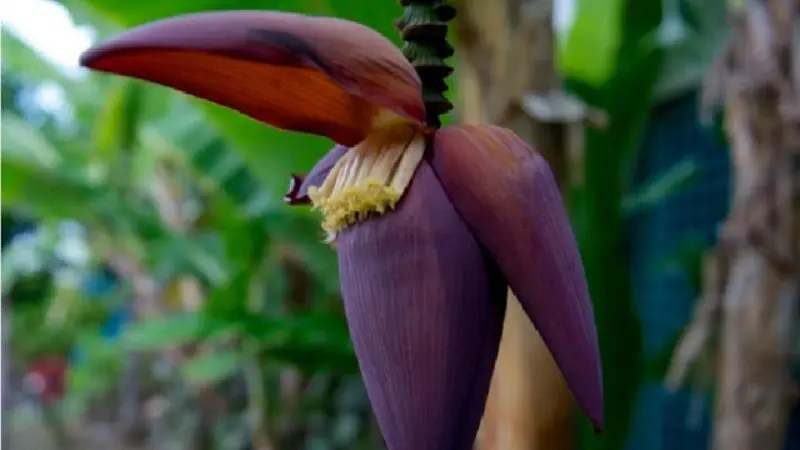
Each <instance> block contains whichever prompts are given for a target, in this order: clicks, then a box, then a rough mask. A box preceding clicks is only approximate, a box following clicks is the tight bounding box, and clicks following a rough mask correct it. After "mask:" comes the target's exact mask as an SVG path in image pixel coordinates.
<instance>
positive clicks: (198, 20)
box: [81, 11, 425, 145]
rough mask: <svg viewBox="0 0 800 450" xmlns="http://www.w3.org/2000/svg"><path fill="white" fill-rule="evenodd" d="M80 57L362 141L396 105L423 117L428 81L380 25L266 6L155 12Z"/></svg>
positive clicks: (286, 122)
mask: <svg viewBox="0 0 800 450" xmlns="http://www.w3.org/2000/svg"><path fill="white" fill-rule="evenodd" d="M81 65H83V66H86V67H90V68H92V69H95V70H100V71H105V72H111V73H115V74H119V75H125V76H130V77H134V78H139V79H142V80H147V81H151V82H154V83H158V84H162V85H165V86H169V87H173V88H175V89H178V90H181V91H184V92H186V93H189V94H192V95H195V96H197V97H200V98H203V99H206V100H210V101H212V102H215V103H218V104H220V105H223V106H227V107H229V108H233V109H235V110H238V111H240V112H242V113H243V114H246V115H248V116H251V117H253V118H255V119H257V120H260V121H262V122H264V123H267V124H269V125H272V126H275V127H278V128H283V129H287V130H293V131H302V132H308V133H314V134H319V135H323V136H327V137H330V138H331V139H333V140H334V141H336V142H337V143H340V144H347V145H355V144H357V143H358V142H360V141H361V140H362V139H363V138H364V136H365V135H366V134H367V132H368V131H369V130H370V128H371V126H372V122H373V119H374V117H375V115H376V114H377V113H378V111H379V110H381V109H388V110H391V111H392V112H394V113H396V114H397V115H399V116H403V117H405V118H407V119H410V120H412V121H416V122H422V121H423V120H424V118H425V107H424V104H423V102H422V93H421V87H420V82H419V78H418V76H417V74H416V73H415V71H414V68H413V67H412V66H411V64H410V63H409V62H408V61H407V60H406V59H405V58H404V57H403V55H402V53H400V51H399V50H398V49H397V48H395V47H394V46H393V45H392V43H391V42H389V41H388V40H387V39H386V38H384V37H383V36H381V35H380V33H378V32H376V31H374V30H372V29H370V28H368V27H365V26H363V25H360V24H357V23H355V22H350V21H346V20H341V19H332V18H325V17H309V16H302V15H299V14H289V13H279V12H268V11H225V12H210V13H196V14H188V15H185V16H179V17H174V18H170V19H165V20H160V21H157V22H152V23H149V24H146V25H142V26H140V27H137V28H134V29H132V30H129V31H127V32H125V33H123V34H122V35H120V36H119V37H117V38H115V39H113V40H111V41H109V42H106V43H104V44H101V45H99V46H97V47H93V48H91V49H89V50H88V51H87V52H86V53H85V54H83V55H82V56H81Z"/></svg>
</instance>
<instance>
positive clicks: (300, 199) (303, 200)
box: [283, 173, 311, 206]
mask: <svg viewBox="0 0 800 450" xmlns="http://www.w3.org/2000/svg"><path fill="white" fill-rule="evenodd" d="M304 181H305V177H304V176H302V175H297V174H294V173H293V174H292V175H291V178H290V179H289V189H288V190H287V191H286V194H284V195H283V201H284V202H286V203H288V204H289V205H292V206H295V205H307V204H309V203H311V199H309V198H308V195H305V194H303V193H302V192H301V190H302V189H301V187H302V186H303V182H304Z"/></svg>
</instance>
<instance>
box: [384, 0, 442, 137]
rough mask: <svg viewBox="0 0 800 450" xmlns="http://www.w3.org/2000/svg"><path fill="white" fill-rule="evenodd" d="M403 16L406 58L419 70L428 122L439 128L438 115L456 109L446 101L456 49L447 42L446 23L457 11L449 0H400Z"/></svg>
mask: <svg viewBox="0 0 800 450" xmlns="http://www.w3.org/2000/svg"><path fill="white" fill-rule="evenodd" d="M400 4H401V5H402V6H403V16H402V17H401V18H400V20H398V21H397V24H396V26H397V29H398V30H399V31H400V34H401V35H402V36H403V40H404V41H405V43H404V45H403V55H404V56H405V57H406V58H407V59H408V61H409V62H410V63H411V65H412V66H414V69H415V70H416V71H417V74H418V75H419V78H420V80H421V81H422V98H423V101H424V102H425V122H426V124H427V125H428V126H429V127H432V128H439V127H440V126H441V124H442V122H441V120H440V118H439V116H441V115H442V114H445V113H447V112H448V111H450V110H451V109H453V104H452V103H450V101H449V100H447V97H445V95H444V93H445V91H447V82H446V81H445V78H447V77H448V76H449V75H450V74H451V73H453V68H452V67H450V66H449V65H448V64H447V63H445V61H444V60H445V59H446V58H449V57H451V56H453V52H454V51H453V47H452V46H451V45H450V44H449V43H448V42H447V22H449V21H451V20H453V19H454V18H455V17H456V10H455V8H453V7H452V6H450V5H449V4H448V3H447V1H446V0H400Z"/></svg>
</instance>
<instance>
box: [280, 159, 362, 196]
mask: <svg viewBox="0 0 800 450" xmlns="http://www.w3.org/2000/svg"><path fill="white" fill-rule="evenodd" d="M347 150H350V147H347V146H344V145H337V146H335V147H333V149H331V151H329V152H328V153H326V154H325V156H323V157H322V159H320V160H319V161H318V162H317V163H316V164H315V165H314V167H312V168H311V172H309V173H307V174H306V175H292V179H291V181H290V183H289V190H288V192H286V194H285V195H284V196H283V200H284V201H286V203H289V204H290V205H299V204H306V203H310V202H311V200H310V199H309V198H308V189H309V188H311V187H312V186H320V185H322V183H323V182H324V181H325V178H327V177H328V174H329V173H330V171H331V169H332V168H333V166H335V165H336V163H337V162H338V161H339V158H341V157H342V155H344V154H345V153H346V152H347Z"/></svg>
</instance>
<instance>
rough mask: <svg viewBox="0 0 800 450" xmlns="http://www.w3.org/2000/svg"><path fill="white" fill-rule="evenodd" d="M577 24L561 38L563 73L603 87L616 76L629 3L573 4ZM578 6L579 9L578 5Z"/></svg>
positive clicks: (590, 0) (582, 0) (580, 0)
mask: <svg viewBox="0 0 800 450" xmlns="http://www.w3.org/2000/svg"><path fill="white" fill-rule="evenodd" d="M571 3H572V5H573V6H575V7H576V9H577V12H576V18H575V23H574V24H573V25H572V27H571V28H570V29H569V30H568V31H567V33H566V34H565V35H562V36H561V37H560V45H559V47H558V48H559V52H558V63H559V69H560V71H561V72H562V73H563V74H565V75H566V76H568V77H569V78H572V79H574V80H579V81H582V82H584V83H586V84H589V85H592V86H595V87H599V86H601V85H602V84H603V83H605V82H607V81H608V80H609V79H611V77H612V76H613V75H614V71H615V70H616V65H617V57H618V52H619V49H620V46H621V43H622V38H623V36H622V34H623V30H622V17H623V8H624V7H625V0H573V1H571ZM576 3H577V5H576Z"/></svg>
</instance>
